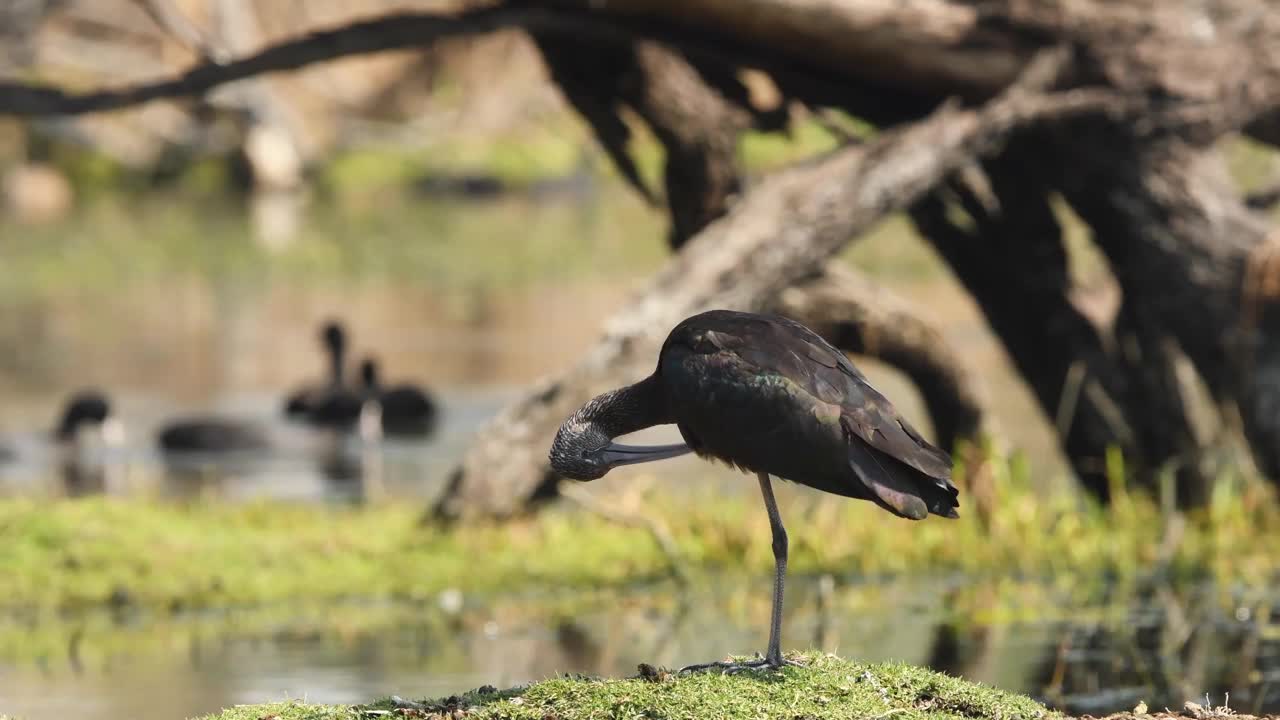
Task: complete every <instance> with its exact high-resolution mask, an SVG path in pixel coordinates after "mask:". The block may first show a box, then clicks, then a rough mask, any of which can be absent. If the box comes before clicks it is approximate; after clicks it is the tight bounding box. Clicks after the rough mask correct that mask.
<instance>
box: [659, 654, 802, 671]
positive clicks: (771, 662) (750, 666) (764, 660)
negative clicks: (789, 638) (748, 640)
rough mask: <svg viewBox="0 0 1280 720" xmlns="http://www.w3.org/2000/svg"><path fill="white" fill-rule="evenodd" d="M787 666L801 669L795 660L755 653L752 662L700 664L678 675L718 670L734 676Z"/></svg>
mask: <svg viewBox="0 0 1280 720" xmlns="http://www.w3.org/2000/svg"><path fill="white" fill-rule="evenodd" d="M787 665H791V666H793V667H802V665H801V663H798V662H796V661H795V660H788V659H787V658H785V657H782V656H781V655H779V656H778V657H776V658H769V657H764V656H762V655H760V653H756V657H755V659H754V660H721V661H717V662H709V663H701V664H699V665H686V666H684V667H682V668H680V673H690V672H703V671H705V670H719V671H720V672H721V673H723V674H725V675H736V674H737V673H740V672H744V671H747V670H780V669H782V668H783V667H786V666H787Z"/></svg>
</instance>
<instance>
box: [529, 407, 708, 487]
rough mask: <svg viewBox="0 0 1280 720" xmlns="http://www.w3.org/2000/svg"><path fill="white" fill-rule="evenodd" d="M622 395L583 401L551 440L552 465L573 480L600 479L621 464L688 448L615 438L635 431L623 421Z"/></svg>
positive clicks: (661, 456)
mask: <svg viewBox="0 0 1280 720" xmlns="http://www.w3.org/2000/svg"><path fill="white" fill-rule="evenodd" d="M618 397H619V395H618V394H617V393H616V392H614V393H605V394H604V395H601V396H599V397H597V398H595V399H593V400H591V402H588V403H587V404H586V405H583V406H582V408H581V409H580V410H578V411H577V412H576V413H574V414H573V415H571V416H569V419H568V420H565V421H564V424H563V425H561V426H560V430H559V431H558V432H556V439H555V440H553V441H552V442H551V452H550V459H551V469H552V470H554V471H555V472H556V474H557V475H560V476H562V477H566V478H569V479H571V480H598V479H600V478H602V477H604V476H605V475H606V474H607V473H608V472H609V471H610V470H612V469H614V468H615V467H618V466H619V465H634V464H636V463H643V462H652V461H654V460H663V459H665V458H671V457H676V456H677V455H683V454H685V453H687V452H689V447H688V446H687V445H685V444H684V443H678V444H675V445H649V446H635V445H623V444H622V443H616V442H614V441H613V438H614V437H616V436H618V435H625V434H627V433H628V432H631V431H634V430H635V429H636V428H635V427H634V426H631V425H628V424H627V423H626V422H625V421H620V418H619V413H618V408H619V403H618Z"/></svg>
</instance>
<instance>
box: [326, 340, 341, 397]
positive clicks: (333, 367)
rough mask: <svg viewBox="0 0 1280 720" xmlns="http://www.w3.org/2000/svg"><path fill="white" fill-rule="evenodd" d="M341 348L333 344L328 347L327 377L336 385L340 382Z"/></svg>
mask: <svg viewBox="0 0 1280 720" xmlns="http://www.w3.org/2000/svg"><path fill="white" fill-rule="evenodd" d="M342 350H343V348H342V346H341V345H333V346H331V347H330V348H329V379H330V381H331V382H332V383H333V385H334V386H335V387H336V386H338V385H341V384H342V365H343V363H342V360H343V354H344V353H343V352H342Z"/></svg>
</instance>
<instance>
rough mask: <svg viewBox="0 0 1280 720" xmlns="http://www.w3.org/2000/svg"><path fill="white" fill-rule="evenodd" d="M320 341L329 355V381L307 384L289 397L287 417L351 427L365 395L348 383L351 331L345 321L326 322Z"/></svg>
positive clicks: (286, 400) (331, 425)
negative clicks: (348, 352)
mask: <svg viewBox="0 0 1280 720" xmlns="http://www.w3.org/2000/svg"><path fill="white" fill-rule="evenodd" d="M320 344H321V346H322V347H323V348H324V350H325V353H326V354H327V355H328V356H329V379H328V382H326V383H324V384H322V385H316V386H311V387H304V388H302V389H300V390H297V391H295V392H293V393H292V394H290V395H289V396H288V397H287V398H285V404H284V414H285V417H287V418H289V419H292V420H301V421H304V422H307V423H309V424H312V425H319V426H322V427H338V428H347V427H351V426H353V425H355V423H356V422H357V421H358V420H359V418H360V410H361V408H362V407H363V405H364V398H363V397H362V396H361V394H360V393H359V392H357V390H356V389H354V388H351V387H348V386H347V385H346V384H345V367H346V357H347V331H346V329H345V328H344V327H343V326H342V323H340V322H338V321H337V320H329V321H327V322H326V323H324V325H322V326H321V328H320Z"/></svg>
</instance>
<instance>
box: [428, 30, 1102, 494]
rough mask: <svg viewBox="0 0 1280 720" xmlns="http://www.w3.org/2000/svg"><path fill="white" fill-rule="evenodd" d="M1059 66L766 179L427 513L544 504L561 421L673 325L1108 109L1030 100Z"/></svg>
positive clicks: (652, 352)
mask: <svg viewBox="0 0 1280 720" xmlns="http://www.w3.org/2000/svg"><path fill="white" fill-rule="evenodd" d="M1065 59H1066V58H1065V54H1064V53H1061V52H1059V53H1055V54H1052V55H1046V56H1045V57H1044V58H1043V61H1042V62H1040V63H1037V64H1036V65H1035V66H1033V68H1032V69H1030V70H1029V71H1028V73H1027V75H1028V78H1029V79H1030V80H1029V83H1028V84H1031V85H1032V88H1026V87H1021V86H1019V87H1015V88H1013V89H1012V90H1010V91H1009V92H1007V93H1006V94H1005V95H1003V96H1001V97H1000V98H998V99H997V100H994V101H992V102H991V103H990V104H989V105H988V106H986V107H984V108H982V109H981V110H977V111H972V110H958V109H954V108H950V107H946V108H943V109H941V110H939V111H938V112H937V113H935V114H934V115H933V116H932V117H930V118H929V119H928V120H925V121H922V122H919V123H915V124H912V125H909V126H906V127H903V128H900V129H896V130H893V131H889V132H886V133H884V134H882V135H881V136H879V137H878V138H876V139H875V140H874V141H872V142H869V143H867V144H865V145H860V146H855V147H849V148H845V149H843V150H841V151H839V152H836V153H834V154H832V155H831V156H829V157H828V158H826V159H824V160H823V161H821V162H818V163H815V164H812V165H808V166H805V167H800V168H794V169H791V170H787V171H782V172H779V173H776V174H774V175H771V176H769V177H768V178H766V179H765V180H763V181H762V182H761V183H760V184H759V185H758V186H756V187H754V188H752V189H751V190H750V191H749V192H748V193H747V194H746V195H745V196H744V197H743V199H742V200H740V201H739V202H738V203H736V204H735V205H734V206H733V208H732V209H730V211H729V213H728V214H726V215H725V216H724V217H722V218H720V219H719V220H717V221H716V222H714V223H712V224H711V225H709V226H708V227H707V228H706V229H705V230H704V231H703V232H702V233H700V234H699V235H698V236H697V237H696V238H694V239H693V240H692V241H690V243H689V244H688V245H687V246H686V247H685V248H684V249H683V250H682V251H681V252H680V253H679V254H678V255H676V256H675V257H674V258H672V260H671V261H670V262H669V263H668V264H667V266H666V267H665V268H664V269H663V270H662V271H661V272H660V273H659V274H658V275H657V277H656V278H654V280H653V281H652V282H651V283H650V284H649V287H648V288H647V289H646V290H645V291H644V292H643V293H642V294H641V295H640V297H639V298H638V300H637V302H636V303H635V304H634V305H633V306H631V307H629V308H627V310H625V311H624V312H622V313H621V314H619V315H618V316H615V317H614V318H613V319H612V320H611V321H610V322H609V323H608V324H607V326H606V329H605V335H604V337H603V338H602V339H601V340H600V342H599V343H598V344H597V345H596V346H595V347H593V348H592V349H591V350H589V351H588V352H587V353H586V355H585V356H584V357H583V359H582V360H581V361H580V362H579V363H578V365H577V366H576V367H574V368H573V369H571V370H570V371H569V372H568V373H566V374H565V375H563V376H561V377H559V378H555V379H552V380H548V381H545V382H542V383H539V385H538V386H537V387H536V388H534V389H533V391H532V392H530V393H529V394H528V395H526V396H525V397H524V398H522V399H521V400H519V401H517V402H516V403H514V404H512V405H511V406H510V407H508V408H506V409H505V410H504V411H503V412H502V413H500V414H499V416H498V417H497V418H496V419H495V420H494V421H493V422H492V423H490V424H489V425H488V426H487V427H486V428H484V429H482V430H481V431H480V432H479V433H478V435H477V438H478V439H477V441H476V442H475V443H473V445H472V446H471V447H470V448H469V450H468V451H467V453H466V455H465V456H464V458H463V461H462V464H461V466H460V467H459V468H458V469H457V470H456V471H455V472H454V473H453V475H452V477H451V478H450V481H449V485H448V488H447V490H446V491H445V493H444V495H443V496H442V498H441V499H440V501H439V502H438V503H437V506H436V515H437V516H442V517H445V518H454V517H458V516H463V515H467V514H471V513H485V514H496V515H504V514H510V513H513V512H518V511H520V510H522V509H524V508H525V507H526V504H527V502H528V501H530V500H531V499H538V498H544V497H549V496H553V495H554V487H555V483H556V478H555V477H554V476H550V474H549V472H548V469H547V460H546V448H547V447H548V446H549V443H550V442H551V438H552V436H553V435H554V433H555V431H556V428H557V427H558V426H559V424H560V422H561V421H562V420H563V418H564V417H566V416H567V415H568V414H569V413H571V412H572V411H573V409H574V408H576V407H577V406H579V405H580V404H582V403H583V402H585V401H586V400H588V399H589V398H590V397H591V396H593V395H595V394H597V393H599V392H602V391H604V390H606V389H608V388H610V387H613V386H617V385H620V384H622V383H624V382H630V381H633V380H635V379H636V378H639V377H642V376H643V375H645V374H647V373H649V372H651V371H652V365H653V363H654V362H655V356H656V351H657V348H658V347H659V345H660V344H661V341H662V340H663V339H664V338H665V336H666V333H667V331H668V330H669V329H670V328H671V327H672V326H674V325H675V324H676V323H677V322H679V321H680V320H681V319H683V318H684V317H686V316H688V315H691V314H694V313H696V312H699V311H701V310H705V309H709V308H711V307H724V308H738V309H746V310H763V309H765V308H767V307H770V306H771V305H772V304H773V303H774V302H775V299H776V298H778V297H779V294H780V293H781V292H782V291H783V290H785V289H787V288H789V287H791V286H793V285H795V284H796V283H798V282H800V281H801V280H804V279H806V278H811V277H813V276H814V275H815V273H816V272H817V271H818V270H819V269H820V268H821V267H822V266H823V265H825V263H826V262H827V260H828V259H829V258H830V257H831V256H832V255H834V254H835V253H836V252H838V251H839V250H840V249H842V248H843V247H845V246H846V245H847V244H848V243H849V242H851V241H852V240H853V239H854V238H855V237H856V236H857V235H858V234H859V233H860V232H861V231H863V230H865V229H866V228H867V227H869V226H870V225H871V224H872V223H874V222H876V221H877V220H879V219H880V218H882V217H884V215H885V214H887V213H890V212H893V211H895V210H897V209H900V208H903V207H905V206H907V205H908V204H910V203H912V202H913V201H914V200H915V199H917V198H919V197H921V196H922V195H924V194H925V193H926V192H928V191H929V190H930V189H931V188H932V187H933V186H934V185H935V184H936V183H938V182H939V181H940V180H941V179H942V178H944V177H946V176H947V175H949V174H950V173H951V172H953V171H955V170H956V169H957V168H959V167H960V166H961V165H963V164H965V163H968V162H970V161H971V158H972V157H973V156H974V155H976V154H981V153H984V152H989V151H991V150H992V149H993V147H994V146H996V145H997V144H998V143H999V142H1000V141H1002V140H1003V139H1004V138H1005V137H1006V136H1007V135H1008V133H1009V132H1010V131H1011V130H1012V129H1013V128H1016V127H1020V126H1022V125H1023V124H1026V123H1028V122H1033V121H1044V120H1047V119H1049V118H1053V117H1061V116H1063V114H1064V112H1065V113H1067V114H1070V113H1073V112H1078V111H1082V110H1084V109H1086V108H1087V109H1089V110H1097V109H1098V107H1099V105H1098V103H1099V102H1102V103H1103V104H1104V105H1109V101H1110V98H1107V99H1100V98H1097V97H1090V96H1084V97H1082V96H1079V95H1070V94H1069V95H1067V96H1058V95H1049V96H1045V95H1040V94H1036V93H1034V92H1032V91H1031V90H1032V89H1033V88H1034V87H1040V86H1043V84H1047V83H1052V81H1053V80H1054V79H1055V78H1056V72H1054V70H1056V69H1060V68H1061V67H1062V66H1063V65H1064V64H1065Z"/></svg>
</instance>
